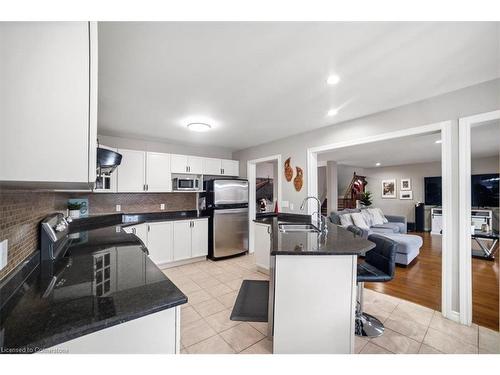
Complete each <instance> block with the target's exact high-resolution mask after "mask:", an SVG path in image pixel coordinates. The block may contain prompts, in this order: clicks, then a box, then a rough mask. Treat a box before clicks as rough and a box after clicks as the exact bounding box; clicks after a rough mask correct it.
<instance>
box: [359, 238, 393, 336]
mask: <svg viewBox="0 0 500 375" xmlns="http://www.w3.org/2000/svg"><path fill="white" fill-rule="evenodd" d="M368 240H369V241H372V242H374V243H375V248H373V249H372V250H370V251H368V252H367V253H366V254H365V259H364V261H363V262H361V263H359V264H358V274H357V283H358V288H357V289H358V303H357V304H356V324H355V334H356V336H366V337H377V336H380V335H382V334H383V333H384V325H383V324H382V322H381V321H380V320H378V319H377V318H375V317H374V316H372V315H370V314H367V313H365V312H363V290H364V283H365V282H372V283H373V282H379V283H381V282H387V281H391V280H392V279H393V278H394V271H395V268H396V248H397V243H396V242H395V241H393V240H391V239H390V238H387V237H384V236H382V235H380V234H371V235H369V236H368Z"/></svg>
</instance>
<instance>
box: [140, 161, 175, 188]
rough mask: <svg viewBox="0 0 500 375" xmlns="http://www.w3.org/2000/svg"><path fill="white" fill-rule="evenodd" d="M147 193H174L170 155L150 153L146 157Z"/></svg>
mask: <svg viewBox="0 0 500 375" xmlns="http://www.w3.org/2000/svg"><path fill="white" fill-rule="evenodd" d="M146 191H148V192H168V191H172V177H171V174H170V154H163V153H159V152H148V153H147V155H146Z"/></svg>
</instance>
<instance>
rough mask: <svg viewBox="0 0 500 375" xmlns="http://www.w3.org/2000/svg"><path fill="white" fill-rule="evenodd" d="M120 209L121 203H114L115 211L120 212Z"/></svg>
mask: <svg viewBox="0 0 500 375" xmlns="http://www.w3.org/2000/svg"><path fill="white" fill-rule="evenodd" d="M121 210H122V205H121V204H117V205H116V212H120V211H121Z"/></svg>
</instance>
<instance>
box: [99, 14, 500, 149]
mask: <svg viewBox="0 0 500 375" xmlns="http://www.w3.org/2000/svg"><path fill="white" fill-rule="evenodd" d="M498 25H499V24H498V23H471V22H468V23H432V22H417V23H401V22H392V23H389V22H386V23H384V22H380V23H369V22H350V23H342V22H316V23H311V22H309V23H304V22H289V23H285V22H233V23H222V22H207V23H203V22H100V23H99V122H98V124H99V125H98V126H99V133H101V134H107V135H120V136H130V137H135V138H143V139H154V140H173V141H178V142H182V143H193V144H204V145H214V146H223V147H228V148H230V149H232V150H237V149H242V148H246V147H250V146H253V145H257V144H261V143H264V142H268V141H271V140H275V139H279V138H283V137H285V136H289V135H292V134H297V133H301V132H305V131H309V130H312V129H316V128H320V127H324V126H328V125H332V124H335V123H338V122H341V121H345V120H349V119H353V118H357V117H360V116H363V115H367V114H370V113H375V112H378V111H381V110H386V109H389V108H393V107H397V106H400V105H404V104H407V103H411V102H414V101H418V100H422V99H425V98H428V97H431V96H434V95H438V94H441V93H445V92H449V91H453V90H456V89H459V88H462V87H466V86H470V85H473V84H476V83H479V82H484V81H487V80H491V79H495V78H498V77H499V75H500V73H499V69H498V67H499V65H500V53H499V46H498V40H499V26H498ZM331 73H337V74H338V75H339V76H340V78H341V81H340V83H339V84H338V85H336V86H328V85H327V84H326V78H327V76H328V75H329V74H331ZM331 108H340V111H339V114H338V115H337V116H335V117H327V116H326V113H327V111H328V110H329V109H331ZM198 117H202V118H206V117H208V118H210V119H211V123H212V125H213V126H214V128H213V130H211V131H210V132H208V133H193V132H190V131H188V130H186V128H185V123H186V121H189V120H190V119H193V120H197V119H198Z"/></svg>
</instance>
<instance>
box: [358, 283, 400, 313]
mask: <svg viewBox="0 0 500 375" xmlns="http://www.w3.org/2000/svg"><path fill="white" fill-rule="evenodd" d="M370 292H371V293H370ZM364 304H365V305H370V306H372V307H373V308H374V309H375V310H382V311H384V312H387V313H392V312H393V311H394V309H395V308H396V307H397V305H398V304H399V301H397V300H396V299H395V298H394V297H391V296H386V295H384V294H382V293H377V292H373V291H371V290H370V289H366V288H365V290H364Z"/></svg>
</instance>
